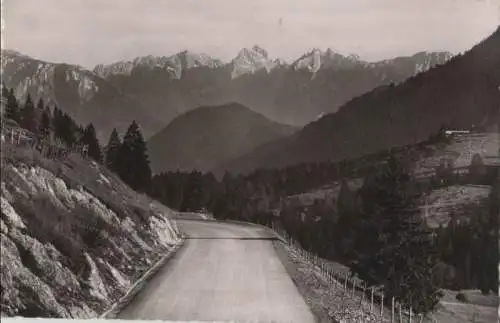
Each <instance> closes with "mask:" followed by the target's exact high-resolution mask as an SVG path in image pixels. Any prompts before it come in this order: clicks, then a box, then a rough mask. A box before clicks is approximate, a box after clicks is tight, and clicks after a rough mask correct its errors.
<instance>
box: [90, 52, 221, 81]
mask: <svg viewBox="0 0 500 323" xmlns="http://www.w3.org/2000/svg"><path fill="white" fill-rule="evenodd" d="M222 65H223V63H222V62H221V61H220V60H218V59H214V58H212V57H211V56H209V55H207V54H205V53H196V52H193V51H190V50H183V51H180V52H178V53H176V54H173V55H171V56H153V55H146V56H139V57H136V58H134V59H132V60H129V61H119V62H115V63H112V64H108V65H104V64H99V65H97V66H96V67H95V68H94V72H95V73H96V74H98V75H100V76H101V77H104V78H108V77H109V76H113V75H131V74H132V71H133V70H134V69H147V70H153V69H164V70H166V71H168V72H169V73H170V74H171V75H172V77H173V78H180V77H181V75H182V72H183V71H184V70H185V69H190V68H194V67H200V66H207V67H209V68H216V67H219V66H222Z"/></svg>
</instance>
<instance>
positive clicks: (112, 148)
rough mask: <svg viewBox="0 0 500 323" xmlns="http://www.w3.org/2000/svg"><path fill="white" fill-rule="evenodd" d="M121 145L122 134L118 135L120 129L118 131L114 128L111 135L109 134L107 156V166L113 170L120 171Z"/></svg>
mask: <svg viewBox="0 0 500 323" xmlns="http://www.w3.org/2000/svg"><path fill="white" fill-rule="evenodd" d="M121 145H122V142H121V140H120V136H119V135H118V131H116V128H114V129H113V131H112V132H111V135H110V136H109V141H108V145H107V146H106V158H105V164H106V166H107V167H108V168H109V169H110V170H112V171H113V172H117V171H118V167H117V163H118V152H119V151H120V147H121Z"/></svg>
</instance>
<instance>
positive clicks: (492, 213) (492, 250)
mask: <svg viewBox="0 0 500 323" xmlns="http://www.w3.org/2000/svg"><path fill="white" fill-rule="evenodd" d="M488 204H489V205H488V208H489V209H488V213H487V214H486V215H483V216H482V217H479V219H478V220H479V222H480V223H479V232H478V234H477V237H478V240H479V241H478V248H477V252H476V253H475V254H476V256H477V258H478V259H477V265H478V267H479V268H478V273H479V281H478V285H479V286H478V287H479V289H480V290H481V291H482V292H483V293H484V294H487V293H489V292H490V291H492V292H493V293H496V289H497V288H498V267H497V266H498V263H499V261H500V257H499V235H498V231H499V217H500V182H499V181H498V180H497V181H495V182H494V184H493V189H492V190H491V192H490V196H489V201H488Z"/></svg>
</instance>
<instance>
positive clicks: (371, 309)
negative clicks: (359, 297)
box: [370, 286, 374, 312]
mask: <svg viewBox="0 0 500 323" xmlns="http://www.w3.org/2000/svg"><path fill="white" fill-rule="evenodd" d="M373 292H374V290H373V286H372V299H371V303H370V312H373Z"/></svg>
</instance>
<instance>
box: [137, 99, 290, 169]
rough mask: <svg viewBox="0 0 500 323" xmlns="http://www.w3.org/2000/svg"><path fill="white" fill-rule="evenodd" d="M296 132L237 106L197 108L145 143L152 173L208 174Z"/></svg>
mask: <svg viewBox="0 0 500 323" xmlns="http://www.w3.org/2000/svg"><path fill="white" fill-rule="evenodd" d="M296 130H297V129H296V128H294V127H290V126H286V125H282V124H279V123H276V122H273V121H271V120H268V119H267V118H266V117H264V116H263V115H261V114H258V113H256V112H253V111H252V110H250V109H248V108H247V107H245V106H242V105H241V104H238V103H230V104H226V105H222V106H206V107H200V108H197V109H194V110H191V111H189V112H186V113H185V114H183V115H181V116H179V117H177V118H176V119H174V120H173V121H172V122H171V123H170V124H169V125H168V126H167V127H165V128H164V129H163V130H162V131H160V132H159V133H157V134H156V135H154V136H153V137H152V138H151V139H150V140H149V141H148V142H147V146H148V151H149V159H150V161H151V167H152V170H153V172H155V173H159V172H161V171H167V170H170V171H176V170H183V171H192V170H198V171H208V170H210V169H212V168H213V167H215V166H216V165H218V164H221V163H223V162H225V161H227V160H230V159H232V158H235V157H238V156H240V155H242V154H244V153H247V152H249V151H251V150H252V149H254V148H255V147H257V146H259V145H260V144H263V143H265V142H268V141H270V140H274V139H277V138H281V137H283V136H286V135H290V134H292V133H293V132H294V131H296Z"/></svg>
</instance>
